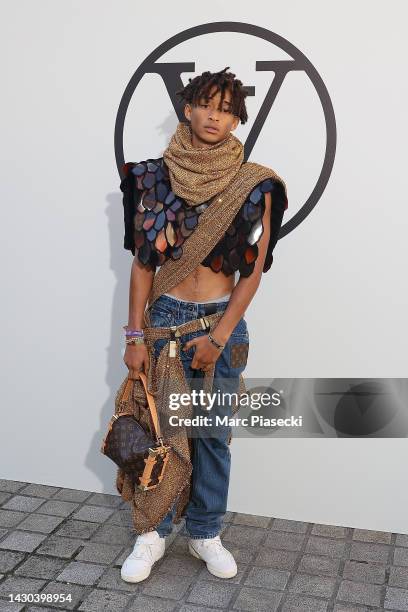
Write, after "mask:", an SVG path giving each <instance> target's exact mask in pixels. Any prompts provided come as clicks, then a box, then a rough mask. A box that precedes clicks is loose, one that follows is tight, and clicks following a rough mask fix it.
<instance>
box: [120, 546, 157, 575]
mask: <svg viewBox="0 0 408 612" xmlns="http://www.w3.org/2000/svg"><path fill="white" fill-rule="evenodd" d="M165 552H166V551H165V550H164V551H163V554H162V555H160V557H159V558H158V559H156V561H155V562H154V563H153V564H152V565H151V566H150V567H149V568H148V569H147V570H146V572H145V573H144V574H138V575H137V576H126V575H125V574H122V571H121V572H120V577H121V578H122V580H124V581H125V582H142V580H146V578H148V577H149V576H150V574H151V571H152V568H153V566H154V564H155V563H157V561H160V559H161V558H162V557H164V554H165Z"/></svg>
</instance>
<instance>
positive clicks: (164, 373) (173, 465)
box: [116, 309, 247, 533]
mask: <svg viewBox="0 0 408 612" xmlns="http://www.w3.org/2000/svg"><path fill="white" fill-rule="evenodd" d="M222 315H223V312H215V313H213V314H210V315H205V316H203V317H199V318H198V319H192V320H191V321H187V322H186V323H182V324H181V325H172V326H170V327H151V326H150V316H149V309H147V310H146V312H145V323H146V326H145V327H144V338H145V343H146V346H147V349H148V353H149V364H150V365H149V370H148V373H147V383H148V389H149V391H150V393H151V394H152V395H153V396H154V397H155V403H156V408H157V413H158V418H159V420H160V425H161V429H162V435H163V439H164V443H165V444H169V445H170V446H171V450H170V452H169V460H168V463H167V466H166V472H165V475H164V477H163V480H162V481H161V482H160V484H159V485H158V486H157V487H156V488H154V489H151V490H148V491H141V490H140V489H138V488H135V487H134V483H133V482H132V479H131V478H130V477H129V475H127V474H125V473H124V472H123V471H122V470H120V469H119V470H118V474H117V479H116V487H117V490H118V492H119V493H120V494H121V496H122V498H123V499H125V500H126V501H131V503H132V509H133V513H132V514H133V524H134V527H135V529H136V531H137V532H138V533H145V532H147V531H152V530H154V529H155V528H156V527H157V525H159V523H160V522H161V521H162V520H163V518H164V517H165V516H166V514H167V512H168V511H169V510H170V509H171V508H172V507H173V505H175V513H174V517H173V522H174V523H175V524H177V523H179V522H180V520H181V517H182V516H183V513H184V511H185V508H186V506H187V504H188V501H189V498H190V490H191V475H192V463H191V453H192V440H191V438H189V437H188V436H187V430H186V428H184V427H179V426H178V427H170V425H169V415H170V414H171V413H172V414H173V412H172V411H171V410H170V408H169V394H170V393H179V394H181V393H183V394H189V393H190V391H191V389H190V386H189V383H188V381H187V379H186V376H185V371H184V367H183V363H182V361H181V356H180V345H181V342H182V340H181V338H182V336H183V335H185V334H187V333H190V332H194V331H198V330H207V331H212V329H213V328H214V326H215V324H216V323H217V321H218V320H219V319H220V318H221V317H222ZM163 338H164V339H167V340H168V342H166V343H165V344H164V346H163V347H162V349H161V350H160V353H159V355H158V356H157V357H156V356H155V350H154V346H153V345H154V342H155V341H156V340H159V339H163ZM214 371H215V364H214V365H213V366H212V367H211V368H210V369H209V370H206V371H205V372H204V376H203V389H204V391H205V392H206V393H211V392H212V386H213V380H214ZM125 383H126V381H124V382H123V383H122V386H123V385H124V384H125ZM122 386H121V388H120V389H119V391H118V397H119V395H120V393H121V391H122ZM246 392H247V390H246V387H245V383H244V379H243V377H242V374H241V375H240V377H239V391H238V393H239V394H245V393H246ZM133 399H134V401H135V403H136V404H137V405H139V406H142V407H143V405H144V404H147V403H146V401H145V393H144V389H143V385H142V383H141V381H140V380H138V379H136V380H135V387H134V391H133ZM203 408H204V409H205V407H203ZM238 408H239V405H238V403H237V404H235V405H234V406H233V408H232V414H234V413H235V412H236V411H237V410H238ZM137 416H138V417H139V419H140V421H141V423H143V422H144V423H145V424H146V425H149V411H148V409H147V405H145V409H143V410H139V414H138V415H137ZM177 416H178V417H179V418H183V419H184V418H192V416H193V409H192V405H191V403H190V402H189V403H188V404H187V405H183V404H181V403H180V407H179V408H178V409H177ZM231 438H232V434H230V436H229V440H228V444H230V443H231Z"/></svg>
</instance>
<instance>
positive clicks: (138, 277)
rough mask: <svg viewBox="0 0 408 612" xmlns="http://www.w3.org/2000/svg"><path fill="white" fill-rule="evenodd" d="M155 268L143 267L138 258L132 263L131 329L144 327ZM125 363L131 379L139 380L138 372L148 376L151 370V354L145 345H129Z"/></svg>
mask: <svg viewBox="0 0 408 612" xmlns="http://www.w3.org/2000/svg"><path fill="white" fill-rule="evenodd" d="M155 272H156V270H155V268H149V267H147V266H145V265H143V264H142V263H141V262H140V261H139V259H138V258H137V256H136V257H135V258H134V260H133V263H132V269H131V272H130V286H129V317H128V326H129V327H130V328H131V329H142V328H143V327H144V312H145V309H146V304H147V300H148V298H149V293H150V290H151V288H152V284H153V280H154V275H155ZM123 361H124V362H125V364H126V365H127V367H128V368H129V375H130V377H131V378H138V374H137V373H138V372H139V371H144V373H145V374H147V372H148V369H149V354H148V351H147V348H146V345H145V344H127V345H126V350H125V354H124V357H123Z"/></svg>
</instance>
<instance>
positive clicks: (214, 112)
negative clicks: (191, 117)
mask: <svg viewBox="0 0 408 612" xmlns="http://www.w3.org/2000/svg"><path fill="white" fill-rule="evenodd" d="M218 113H219V111H218V110H217V109H216V108H213V109H212V110H210V114H209V115H208V118H209V119H211V120H213V121H218Z"/></svg>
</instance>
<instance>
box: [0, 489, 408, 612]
mask: <svg viewBox="0 0 408 612" xmlns="http://www.w3.org/2000/svg"><path fill="white" fill-rule="evenodd" d="M135 538H136V533H135V531H134V529H133V526H132V520H131V511H130V507H129V504H127V503H126V502H124V501H123V500H122V499H121V497H119V496H116V495H104V494H100V493H93V492H91V491H77V490H71V489H62V488H58V487H50V486H46V485H41V484H31V483H27V482H15V481H10V480H0V612H5V611H7V612H19V611H21V610H24V611H26V612H34V611H35V610H48V611H51V610H82V611H84V612H91V611H95V612H120V611H122V610H126V611H130V612H135V611H138V610H141V611H143V612H167V611H169V612H170V611H174V612H206V611H211V610H212V611H216V610H230V611H231V612H238V611H248V612H251V611H254V612H261V611H263V610H265V611H272V612H275V611H276V612H295V611H297V612H363V611H369V610H372V611H379V610H388V611H394V612H402V611H408V535H406V534H396V533H387V532H379V531H369V530H364V529H353V528H348V527H337V526H334V525H333V526H332V525H320V524H315V523H302V522H300V521H291V520H285V519H280V518H273V517H265V516H252V515H249V514H239V513H234V512H228V513H227V514H226V516H225V521H224V526H223V529H222V532H221V538H222V541H223V543H224V546H225V547H226V548H228V549H229V550H230V551H231V552H232V553H233V555H234V557H235V559H236V561H237V565H238V574H237V575H236V576H235V577H234V578H231V579H222V578H217V577H215V576H213V575H212V574H210V573H209V571H208V570H207V568H206V566H205V563H204V562H203V561H201V560H199V559H196V558H194V557H192V556H191V555H190V554H189V553H188V549H187V533H186V531H185V526H184V521H183V522H181V523H180V524H179V525H174V530H173V533H172V535H171V536H170V537H168V538H166V549H167V550H166V554H165V555H164V557H163V558H162V559H161V560H160V561H158V562H157V563H156V564H155V566H154V567H153V570H152V573H151V574H150V576H149V578H148V579H147V580H144V581H143V582H140V583H138V584H128V583H126V582H124V581H123V580H121V578H120V566H121V564H122V563H123V561H124V559H125V558H126V556H127V555H128V554H129V552H130V551H131V549H132V547H133V544H134V541H135ZM23 594H25V595H30V596H31V599H30V601H29V602H28V603H25V602H24V601H15V599H14V601H11V598H10V595H13V598H15V596H18V595H23ZM36 598H37V599H36ZM17 599H18V597H17Z"/></svg>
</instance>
